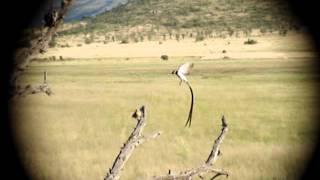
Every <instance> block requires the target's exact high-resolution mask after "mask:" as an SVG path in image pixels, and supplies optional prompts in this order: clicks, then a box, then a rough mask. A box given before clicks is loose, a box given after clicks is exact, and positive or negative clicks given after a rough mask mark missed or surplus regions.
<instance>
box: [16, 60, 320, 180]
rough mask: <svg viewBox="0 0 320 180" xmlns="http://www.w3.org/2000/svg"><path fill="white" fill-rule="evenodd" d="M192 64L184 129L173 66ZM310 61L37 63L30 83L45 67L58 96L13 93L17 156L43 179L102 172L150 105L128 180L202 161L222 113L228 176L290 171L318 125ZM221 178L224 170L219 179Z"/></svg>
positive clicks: (183, 93)
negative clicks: (146, 137) (144, 137)
mask: <svg viewBox="0 0 320 180" xmlns="http://www.w3.org/2000/svg"><path fill="white" fill-rule="evenodd" d="M186 61H190V62H193V63H194V64H195V66H194V70H193V72H192V75H190V77H189V80H190V83H191V85H192V87H193V90H194V95H195V104H194V113H193V114H194V115H193V121H192V126H191V128H185V127H184V124H185V121H186V120H187V115H188V110H189V106H190V92H189V90H188V88H187V86H186V85H184V84H182V85H181V86H179V81H178V79H177V77H176V76H173V75H171V74H170V72H171V71H172V70H173V69H175V68H176V67H177V66H178V65H179V64H181V63H183V62H186ZM310 63H311V60H310V59H257V60H214V61H210V60H206V61H204V60H200V59H198V58H196V57H193V58H191V57H189V58H188V57H186V58H173V59H170V60H169V61H160V60H159V59H155V58H135V59H134V58H133V59H132V58H131V59H130V60H125V59H102V60H78V61H64V62H47V63H39V62H37V63H33V64H31V66H30V69H29V70H28V71H27V72H26V73H25V74H24V76H23V77H24V78H23V79H22V80H24V81H25V82H27V83H33V84H34V83H41V82H42V73H43V71H44V70H46V71H48V83H49V84H50V86H51V88H52V90H53V92H54V95H53V96H50V97H47V96H46V95H42V94H41V95H40V94H39V95H31V96H28V97H26V98H18V99H14V100H12V101H13V104H14V106H13V111H12V113H14V115H15V116H16V117H17V119H16V121H15V125H16V126H15V130H16V135H17V139H19V142H21V143H20V149H21V156H22V157H23V161H24V163H25V164H26V166H27V167H28V168H29V169H30V170H31V173H32V174H33V175H35V177H37V178H38V179H102V178H103V177H104V175H105V173H106V171H107V169H108V168H109V167H111V165H112V162H113V161H114V159H115V157H116V155H117V153H118V152H119V150H120V147H121V146H122V145H123V143H124V142H125V141H126V140H127V138H128V135H129V134H130V132H131V131H132V129H133V127H134V126H135V123H136V122H135V120H133V119H132V118H131V114H132V112H133V111H134V110H135V108H137V107H139V106H140V105H146V108H147V111H148V120H147V121H148V122H147V126H146V128H145V133H146V134H147V133H152V132H155V131H162V135H161V136H160V138H158V139H157V140H153V141H150V142H147V143H145V144H143V145H142V146H140V147H138V148H137V149H136V150H135V151H134V153H133V155H132V157H131V159H130V160H129V161H128V163H127V164H126V166H125V169H124V171H123V176H122V178H123V179H144V178H147V177H150V176H153V175H162V174H165V173H167V172H168V169H171V171H172V172H173V173H175V172H179V171H180V170H186V169H188V168H192V167H195V166H197V165H200V164H201V163H203V162H204V161H205V160H206V158H207V156H208V154H209V152H210V149H211V146H212V144H213V141H214V139H215V138H216V136H217V135H218V133H219V131H220V128H221V126H220V123H221V122H220V118H221V116H222V115H225V117H226V119H227V121H228V122H229V125H230V130H229V132H228V134H227V136H226V139H225V141H224V142H223V145H222V147H221V148H222V149H221V151H222V153H223V155H222V156H221V158H220V159H219V160H218V161H217V164H216V167H217V168H224V169H225V170H228V171H229V172H230V177H229V179H293V178H295V177H298V176H297V175H299V174H300V172H301V171H300V170H302V169H303V167H304V162H305V161H304V160H306V159H308V154H309V152H311V151H312V146H313V143H314V142H313V141H314V138H315V134H316V133H315V132H316V129H315V127H316V125H317V124H316V122H314V121H313V120H314V116H313V115H314V112H315V111H316V110H317V108H316V107H314V103H315V102H316V100H317V99H316V98H317V97H316V94H315V91H314V89H313V88H314V86H315V82H316V81H315V79H316V78H317V77H315V75H314V74H312V73H311V72H310V71H309V69H308V67H309V65H310ZM220 179H222V178H220Z"/></svg>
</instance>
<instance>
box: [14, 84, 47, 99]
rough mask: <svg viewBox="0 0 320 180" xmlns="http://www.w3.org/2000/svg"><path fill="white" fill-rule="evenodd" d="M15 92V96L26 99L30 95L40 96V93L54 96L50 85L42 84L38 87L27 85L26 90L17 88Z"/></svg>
mask: <svg viewBox="0 0 320 180" xmlns="http://www.w3.org/2000/svg"><path fill="white" fill-rule="evenodd" d="M16 91H17V92H15V93H14V94H15V96H17V97H26V96H28V95H30V94H38V93H45V94H47V95H48V96H50V95H52V94H53V93H52V91H51V89H50V87H49V85H48V84H40V85H37V86H32V85H30V84H28V85H26V86H25V87H24V88H17V90H16Z"/></svg>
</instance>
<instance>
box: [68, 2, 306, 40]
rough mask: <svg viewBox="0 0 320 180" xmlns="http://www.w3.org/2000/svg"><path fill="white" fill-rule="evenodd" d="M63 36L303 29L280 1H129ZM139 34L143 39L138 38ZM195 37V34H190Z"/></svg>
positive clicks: (208, 34)
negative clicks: (78, 34)
mask: <svg viewBox="0 0 320 180" xmlns="http://www.w3.org/2000/svg"><path fill="white" fill-rule="evenodd" d="M84 21H85V24H86V25H85V26H74V28H71V29H68V30H65V31H63V32H62V34H64V35H67V34H77V33H92V32H93V33H100V34H106V33H107V34H111V35H115V37H114V38H116V39H119V36H121V37H133V38H131V39H136V41H137V40H139V38H140V39H141V36H148V38H149V36H150V37H151V36H163V35H164V34H168V35H169V34H170V36H171V34H172V33H175V34H176V33H180V34H185V35H190V32H196V34H199V32H200V34H204V35H205V36H210V35H212V34H215V33H216V34H219V35H221V32H224V33H225V34H226V35H234V33H237V32H239V31H241V32H242V33H244V34H250V32H251V31H252V30H253V29H259V30H260V32H262V33H265V32H270V31H277V30H280V31H287V30H297V29H299V28H300V26H299V24H298V23H297V22H296V21H295V18H294V17H293V16H292V15H291V13H290V12H289V7H288V5H287V4H286V1H281V0H278V1H277V0H197V1H187V0H130V1H129V2H128V3H127V4H124V5H120V6H118V7H117V8H114V9H112V10H111V11H108V12H106V13H104V14H101V15H98V16H96V17H92V18H87V19H85V20H84ZM137 34H139V36H140V37H138V36H137ZM191 36H192V35H191Z"/></svg>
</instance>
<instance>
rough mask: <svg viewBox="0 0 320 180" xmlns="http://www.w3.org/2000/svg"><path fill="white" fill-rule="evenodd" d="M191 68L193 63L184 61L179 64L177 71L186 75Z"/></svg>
mask: <svg viewBox="0 0 320 180" xmlns="http://www.w3.org/2000/svg"><path fill="white" fill-rule="evenodd" d="M192 68H193V63H184V64H182V65H180V66H179V68H178V72H180V73H181V74H184V75H188V74H190V72H191V69H192Z"/></svg>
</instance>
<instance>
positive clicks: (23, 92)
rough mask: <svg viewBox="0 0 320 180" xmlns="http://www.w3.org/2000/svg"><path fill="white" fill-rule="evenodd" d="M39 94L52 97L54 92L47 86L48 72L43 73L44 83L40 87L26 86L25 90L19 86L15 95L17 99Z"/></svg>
mask: <svg viewBox="0 0 320 180" xmlns="http://www.w3.org/2000/svg"><path fill="white" fill-rule="evenodd" d="M38 93H45V94H47V95H48V96H50V95H52V94H53V92H52V91H51V88H50V87H49V85H48V84H47V71H45V72H44V73H43V83H42V84H40V85H36V86H35V85H33V86H32V85H30V84H28V85H26V86H25V87H24V88H22V87H20V86H17V87H16V88H15V92H13V95H14V96H15V97H26V96H27V95H30V94H38Z"/></svg>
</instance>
